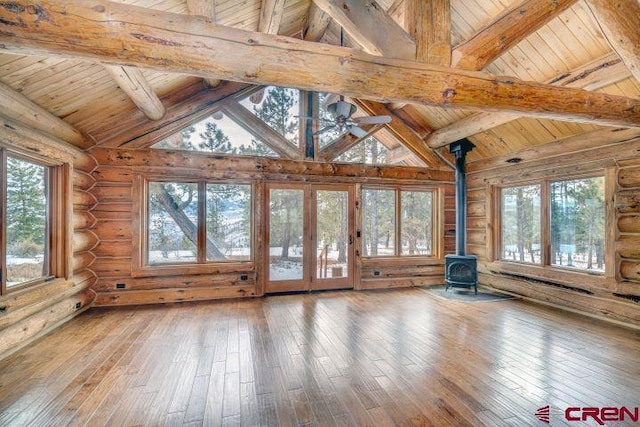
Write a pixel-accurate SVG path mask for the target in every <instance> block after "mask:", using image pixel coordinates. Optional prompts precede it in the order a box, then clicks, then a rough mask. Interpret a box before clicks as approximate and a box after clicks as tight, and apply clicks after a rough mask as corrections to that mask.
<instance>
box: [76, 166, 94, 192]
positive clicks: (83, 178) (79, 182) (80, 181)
mask: <svg viewBox="0 0 640 427" xmlns="http://www.w3.org/2000/svg"><path fill="white" fill-rule="evenodd" d="M95 183H96V180H95V178H93V177H92V176H91V175H89V174H88V173H85V172H82V171H79V170H77V169H75V168H74V170H73V186H74V187H78V188H80V189H82V190H84V191H87V190H89V189H90V188H91V187H93V186H94V185H95Z"/></svg>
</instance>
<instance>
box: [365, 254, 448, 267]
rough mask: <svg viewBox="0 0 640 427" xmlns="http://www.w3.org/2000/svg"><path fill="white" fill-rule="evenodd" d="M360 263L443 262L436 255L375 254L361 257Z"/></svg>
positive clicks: (421, 263) (414, 263)
mask: <svg viewBox="0 0 640 427" xmlns="http://www.w3.org/2000/svg"><path fill="white" fill-rule="evenodd" d="M362 264H376V265H412V266H416V265H440V264H444V259H443V258H438V257H436V256H424V255H411V256H410V255H405V256H376V257H371V256H368V257H362Z"/></svg>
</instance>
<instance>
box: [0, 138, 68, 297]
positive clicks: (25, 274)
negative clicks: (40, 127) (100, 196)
mask: <svg viewBox="0 0 640 427" xmlns="http://www.w3.org/2000/svg"><path fill="white" fill-rule="evenodd" d="M0 159H1V161H0V184H1V185H0V199H1V200H0V202H1V203H0V205H1V208H0V218H1V219H2V227H1V228H0V253H1V254H2V255H1V259H0V262H1V263H0V266H1V272H0V273H1V274H0V283H1V288H0V289H1V291H2V293H5V292H7V291H10V290H12V289H16V288H21V287H23V286H26V285H29V284H35V283H40V282H42V281H44V280H45V279H47V278H50V277H52V276H55V275H56V273H60V274H63V273H64V272H62V271H55V270H56V268H54V267H53V263H52V258H53V256H54V254H52V248H53V247H56V244H57V243H56V242H54V239H63V238H64V237H63V233H57V234H56V235H57V236H58V237H57V238H55V237H54V236H53V235H52V233H51V228H52V224H53V223H54V221H53V216H54V215H62V212H61V210H60V209H54V208H56V207H57V206H56V205H55V203H54V200H52V199H53V196H52V195H53V194H55V193H56V192H55V191H53V188H52V187H55V185H54V183H53V179H54V177H55V176H56V173H57V172H59V168H58V167H55V166H50V165H47V164H44V163H41V162H39V161H37V160H33V159H31V158H27V157H22V156H21V155H19V154H13V153H10V152H7V150H4V149H0Z"/></svg>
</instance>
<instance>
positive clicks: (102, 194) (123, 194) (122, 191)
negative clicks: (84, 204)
mask: <svg viewBox="0 0 640 427" xmlns="http://www.w3.org/2000/svg"><path fill="white" fill-rule="evenodd" d="M91 193H92V194H93V195H94V197H95V198H96V200H99V201H100V203H102V204H105V203H111V202H115V203H119V202H129V201H131V184H127V183H122V184H119V183H115V184H112V183H108V184H103V183H99V184H97V185H96V186H95V187H94V188H93V189H92V190H91Z"/></svg>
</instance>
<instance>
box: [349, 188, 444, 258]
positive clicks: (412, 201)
mask: <svg viewBox="0 0 640 427" xmlns="http://www.w3.org/2000/svg"><path fill="white" fill-rule="evenodd" d="M436 194H437V192H436V191H434V190H424V189H412V188H401V187H395V188H363V189H362V234H363V236H362V239H363V240H362V255H363V256H364V257H397V256H403V257H404V256H423V257H425V256H435V255H436V254H437V250H436V247H435V242H436V240H437V239H438V237H437V236H436V234H437V231H436V230H437V229H438V227H434V225H435V224H436V217H437V214H436V211H437V210H436V209H434V203H435V200H437V198H436Z"/></svg>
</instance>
